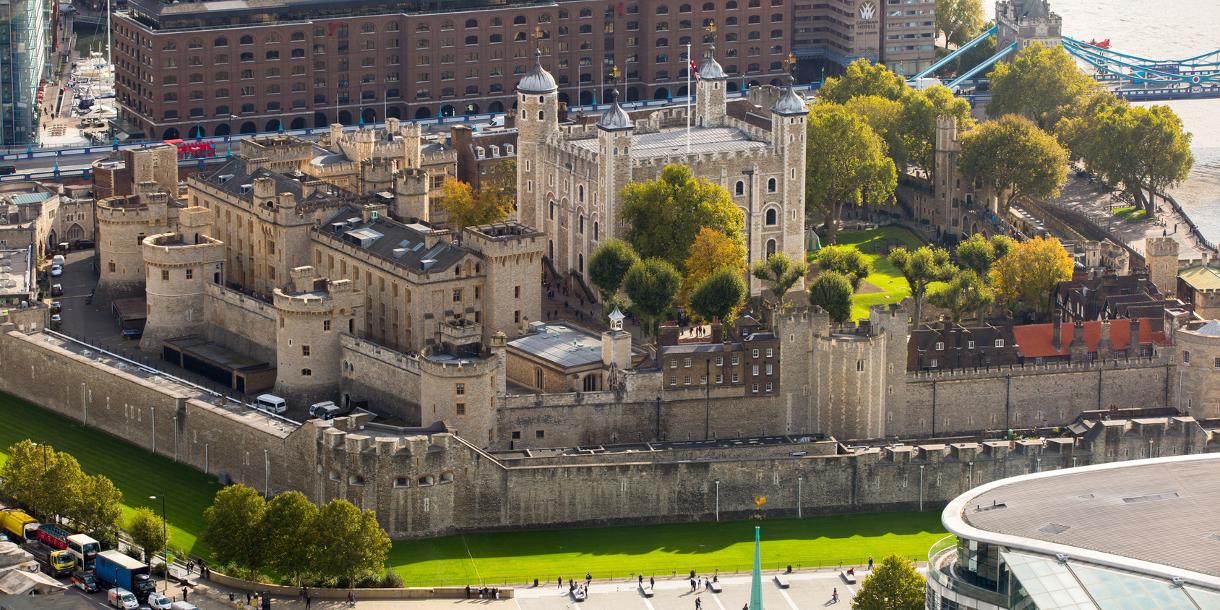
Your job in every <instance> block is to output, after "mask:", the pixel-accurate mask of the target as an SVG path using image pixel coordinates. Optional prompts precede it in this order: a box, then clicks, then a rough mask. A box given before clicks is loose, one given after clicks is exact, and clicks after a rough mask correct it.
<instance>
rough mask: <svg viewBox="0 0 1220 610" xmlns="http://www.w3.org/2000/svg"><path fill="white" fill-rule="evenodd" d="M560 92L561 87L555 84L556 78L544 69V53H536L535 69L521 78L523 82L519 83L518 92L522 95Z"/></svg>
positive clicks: (531, 69)
mask: <svg viewBox="0 0 1220 610" xmlns="http://www.w3.org/2000/svg"><path fill="white" fill-rule="evenodd" d="M558 90H559V85H556V84H555V77H553V76H551V73H550V72H547V71H546V68H543V67H542V52H541V51H535V52H534V67H533V68H530V71H529V72H526V73H525V76H523V77H521V82H519V83H517V91H520V92H521V93H553V92H555V91H558Z"/></svg>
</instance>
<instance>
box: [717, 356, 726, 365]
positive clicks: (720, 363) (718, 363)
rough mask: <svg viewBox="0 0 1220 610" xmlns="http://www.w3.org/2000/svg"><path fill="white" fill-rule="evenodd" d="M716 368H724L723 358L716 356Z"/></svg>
mask: <svg viewBox="0 0 1220 610" xmlns="http://www.w3.org/2000/svg"><path fill="white" fill-rule="evenodd" d="M716 366H724V356H716Z"/></svg>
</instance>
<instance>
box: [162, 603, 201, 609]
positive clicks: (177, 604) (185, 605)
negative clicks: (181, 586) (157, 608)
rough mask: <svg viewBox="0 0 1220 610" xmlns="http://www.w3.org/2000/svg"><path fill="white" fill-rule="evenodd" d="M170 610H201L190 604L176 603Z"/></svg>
mask: <svg viewBox="0 0 1220 610" xmlns="http://www.w3.org/2000/svg"><path fill="white" fill-rule="evenodd" d="M169 610H199V608H197V607H196V606H195V604H192V603H190V602H174V603H172V604H170V605H169Z"/></svg>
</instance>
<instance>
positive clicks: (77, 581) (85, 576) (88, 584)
mask: <svg viewBox="0 0 1220 610" xmlns="http://www.w3.org/2000/svg"><path fill="white" fill-rule="evenodd" d="M69 580H70V581H71V582H72V586H74V587H76V588H77V589H80V590H81V591H84V592H85V593H97V592H98V587H97V579H96V578H94V577H93V572H90V571H86V570H82V569H80V568H77V569H76V571H75V572H72V577H71V578H70V579H69Z"/></svg>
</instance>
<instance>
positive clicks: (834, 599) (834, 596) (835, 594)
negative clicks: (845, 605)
mask: <svg viewBox="0 0 1220 610" xmlns="http://www.w3.org/2000/svg"><path fill="white" fill-rule="evenodd" d="M830 603H832V604H837V603H839V588H838V587H835V588H834V590H833V591H831V592H830Z"/></svg>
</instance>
